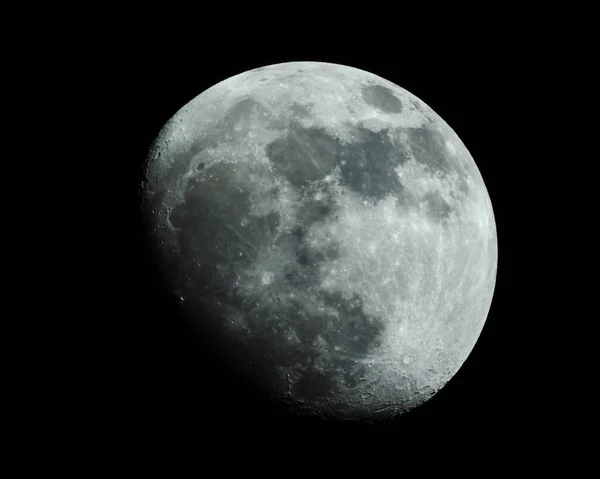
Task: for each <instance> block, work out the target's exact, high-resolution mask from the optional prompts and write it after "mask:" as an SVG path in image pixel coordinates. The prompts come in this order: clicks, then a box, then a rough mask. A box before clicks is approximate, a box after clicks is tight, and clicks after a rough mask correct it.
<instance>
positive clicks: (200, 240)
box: [155, 136, 384, 408]
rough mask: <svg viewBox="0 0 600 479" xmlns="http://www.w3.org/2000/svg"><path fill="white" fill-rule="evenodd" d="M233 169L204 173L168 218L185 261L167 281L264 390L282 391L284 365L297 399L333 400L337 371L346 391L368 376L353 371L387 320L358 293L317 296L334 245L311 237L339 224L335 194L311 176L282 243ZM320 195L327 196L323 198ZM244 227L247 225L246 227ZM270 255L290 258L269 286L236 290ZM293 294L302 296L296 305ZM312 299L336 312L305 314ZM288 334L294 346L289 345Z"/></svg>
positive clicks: (222, 351)
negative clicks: (313, 230)
mask: <svg viewBox="0 0 600 479" xmlns="http://www.w3.org/2000/svg"><path fill="white" fill-rule="evenodd" d="M319 140H321V142H320V143H319V142H316V145H317V146H314V145H313V148H319V147H323V145H324V144H325V145H326V144H327V140H323V136H321V137H319ZM290 151H293V149H291V150H290ZM334 158H335V157H334ZM282 161H284V160H283V159H282ZM236 167H237V168H240V167H241V166H239V165H236ZM232 168H233V166H232V165H229V164H226V163H218V164H215V165H212V166H210V167H204V168H201V169H200V171H199V175H198V177H196V178H194V179H191V180H190V182H189V183H188V186H187V189H186V191H185V194H184V202H183V203H182V204H179V205H177V206H175V207H174V208H173V210H172V211H171V212H170V214H169V216H168V219H169V222H170V223H171V225H172V226H173V227H174V228H175V229H176V232H177V246H178V248H179V254H178V258H176V260H175V261H173V263H166V262H165V267H166V269H167V270H168V273H167V274H168V276H169V277H172V278H178V279H180V281H179V282H178V283H177V285H176V290H177V292H178V295H181V296H182V297H184V298H185V299H184V301H183V303H182V304H181V308H182V310H183V311H184V314H185V315H186V317H188V318H190V321H191V322H192V323H193V324H194V326H195V327H196V328H197V330H198V331H200V334H202V335H205V336H207V337H215V338H218V339H217V340H216V341H215V342H214V343H213V348H214V352H215V354H217V355H219V357H221V358H222V360H223V361H226V362H229V363H231V364H232V365H233V367H234V368H236V369H237V370H238V371H239V372H240V374H243V375H244V376H245V377H247V378H252V379H251V382H253V383H254V384H256V385H258V386H259V387H260V389H261V390H265V391H268V390H269V388H270V387H271V386H272V385H273V384H281V383H280V382H279V383H278V382H277V380H276V379H275V378H276V377H277V374H279V372H278V368H281V367H283V368H289V369H290V370H291V371H293V372H294V374H295V375H296V379H295V384H294V386H293V387H292V390H291V392H292V395H293V397H294V398H295V400H299V401H307V402H310V401H318V400H319V399H322V398H330V399H335V397H336V392H337V391H336V388H337V386H336V381H335V378H334V375H338V374H339V376H340V377H342V378H344V380H345V382H346V384H347V386H349V387H355V386H358V385H360V381H361V380H360V377H361V376H362V374H363V372H362V371H361V370H360V368H358V367H355V368H352V366H356V364H357V363H356V360H357V359H359V358H364V357H365V356H366V355H368V354H369V352H370V351H372V348H373V347H376V346H377V341H378V339H377V338H378V336H379V334H380V333H381V331H382V330H383V328H384V324H383V322H382V320H381V318H373V317H369V316H368V315H366V314H365V313H364V311H363V309H362V299H361V298H360V295H359V294H357V293H355V294H354V296H353V297H352V298H346V297H344V296H343V295H342V294H341V293H326V292H323V291H320V289H319V282H320V280H319V265H320V264H321V263H322V262H324V261H329V260H331V259H333V258H335V257H336V256H337V254H338V252H337V246H336V244H335V242H332V244H330V245H328V246H327V247H326V248H324V249H313V248H311V247H310V246H309V244H308V243H307V242H306V235H307V233H308V231H309V229H310V227H311V226H312V225H313V224H315V223H316V222H319V221H324V220H328V219H330V218H332V217H333V218H334V217H335V213H336V208H337V207H336V204H335V202H334V201H333V197H332V194H331V192H330V191H328V190H327V184H326V183H324V182H318V181H316V178H314V177H311V178H314V179H312V181H310V182H305V183H303V185H304V186H303V187H302V189H301V191H302V193H301V194H302V195H303V196H302V201H301V202H300V205H301V206H300V207H299V209H298V212H297V215H298V223H297V225H296V226H295V227H294V228H293V229H292V231H291V232H290V233H288V234H283V235H279V236H278V234H277V226H278V225H279V221H280V218H279V215H278V214H277V213H271V214H269V215H267V216H265V217H256V216H251V215H249V213H250V206H251V201H250V187H249V185H248V184H246V183H245V182H244V180H239V179H237V178H246V177H247V176H248V175H245V174H243V175H234V174H233V170H232ZM305 171H310V170H308V169H307V170H305ZM312 171H315V170H312ZM317 176H318V175H317ZM316 190H318V191H319V192H320V193H321V197H320V199H318V200H317V199H315V197H314V193H315V191H316ZM271 193H272V194H277V191H273V192H271ZM160 200H161V198H160V196H159V197H157V198H155V201H159V202H160ZM243 220H245V221H246V222H247V223H246V225H245V226H244V227H241V226H240V224H241V223H242V221H243ZM269 249H274V253H273V254H274V255H276V256H278V257H281V258H284V259H285V258H290V261H289V262H288V263H287V264H286V265H285V267H284V268H283V269H282V271H281V272H280V273H278V274H279V276H277V277H275V278H274V279H273V282H272V283H271V284H268V285H262V286H261V287H259V289H257V290H255V291H254V292H253V293H249V292H248V291H247V290H243V289H242V288H240V287H239V284H240V278H242V277H243V276H244V275H245V274H247V273H248V272H249V271H251V270H252V268H253V267H254V266H255V264H256V261H257V259H258V258H259V257H260V256H261V254H262V253H263V252H265V251H267V250H269ZM257 284H259V286H260V283H258V282H257ZM309 291H312V293H310V294H309V293H308V292H309ZM290 293H296V294H295V298H291V297H290ZM307 297H309V298H312V299H311V301H312V302H313V303H320V304H323V305H324V306H328V307H330V308H333V310H335V311H336V312H337V314H332V313H331V312H330V313H316V312H315V311H314V309H312V308H309V307H307V304H306V300H307V299H306V298H307ZM232 317H237V318H243V321H244V322H245V324H246V325H247V328H248V329H247V331H246V332H243V331H238V332H237V333H233V334H231V333H230V332H229V331H228V328H227V321H228V320H229V319H230V318H232ZM290 328H291V329H292V330H293V332H294V333H295V335H296V337H297V338H298V342H297V343H290V342H289V341H288V339H287V338H286V335H287V334H289V330H290ZM318 338H321V342H322V344H324V345H325V348H326V352H325V354H324V357H325V358H326V364H325V366H324V368H325V369H324V371H319V370H317V369H316V368H315V367H314V365H315V363H317V362H318V361H319V360H320V359H319V357H320V355H321V354H323V352H322V351H321V352H319V351H317V350H316V348H315V345H314V343H315V341H317V339H318ZM321 360H322V358H321ZM278 393H281V391H278ZM334 403H335V401H334ZM338 407H340V408H342V405H341V404H340V405H338Z"/></svg>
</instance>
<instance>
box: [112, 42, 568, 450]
mask: <svg viewBox="0 0 600 479" xmlns="http://www.w3.org/2000/svg"><path fill="white" fill-rule="evenodd" d="M332 43H333V44H331V45H330V46H328V47H325V46H324V44H319V45H311V46H303V47H291V46H289V45H286V46H285V48H281V46H274V45H273V43H272V42H267V41H265V42H264V43H261V42H253V43H248V44H247V43H246V42H245V41H244V40H243V39H241V40H240V41H239V42H238V43H237V44H236V47H235V48H230V47H225V46H219V47H217V46H215V47H214V50H210V51H207V50H202V51H199V52H196V53H194V49H193V48H191V47H189V46H188V47H187V48H178V47H177V45H173V44H171V43H169V44H167V45H162V44H160V42H158V44H155V43H152V46H151V47H150V46H148V44H144V42H143V41H140V45H138V46H135V47H131V51H130V52H129V51H126V52H124V55H122V56H123V57H125V58H126V59H127V61H123V63H122V66H121V72H120V75H121V76H122V78H121V90H122V92H123V100H122V101H121V103H120V105H119V108H121V112H120V113H119V115H120V117H124V118H125V119H126V120H124V121H125V123H126V124H124V125H121V126H123V127H124V131H127V135H128V136H127V138H128V141H127V145H128V148H130V149H131V150H130V151H129V150H128V151H127V156H128V157H127V158H125V159H124V161H125V162H126V164H125V165H124V169H123V171H127V176H126V177H127V182H128V183H127V184H128V185H130V189H129V190H128V191H129V192H130V200H131V203H130V204H131V224H132V225H134V231H132V236H131V238H132V240H131V242H130V243H128V245H129V247H130V248H129V249H128V250H127V254H126V255H125V256H124V259H123V265H124V266H125V270H126V271H127V273H126V274H123V275H122V277H121V278H120V281H123V282H124V283H126V289H127V298H126V303H127V308H128V309H127V311H126V315H127V318H126V319H124V320H123V321H124V322H126V323H127V324H128V325H129V324H130V322H131V323H132V324H133V328H132V331H133V336H132V338H131V339H128V340H127V342H125V346H126V351H127V352H126V356H127V357H126V361H125V362H124V363H123V366H122V371H123V372H124V373H125V374H124V377H125V378H124V380H123V381H124V382H123V389H122V395H121V396H120V397H121V399H120V400H119V401H118V402H117V404H118V409H119V414H122V417H123V418H124V419H123V422H122V424H123V426H125V428H126V430H127V431H130V434H132V435H133V436H134V437H135V438H137V439H138V440H139V439H141V440H143V441H146V440H148V441H150V442H152V443H158V444H161V443H163V442H171V441H178V440H185V439H183V438H191V439H192V440H201V441H208V442H209V443H211V444H212V445H213V446H214V447H216V448H220V447H221V446H222V445H224V444H232V445H233V444H235V443H241V444H244V448H253V447H256V448H258V449H260V448H262V447H263V446H264V447H266V445H265V444H269V445H279V444H282V443H285V444H289V441H295V440H298V438H300V437H306V436H307V435H309V436H310V437H312V438H314V440H315V441H320V440H325V441H349V442H354V441H362V442H369V441H378V440H384V441H388V440H389V439H388V438H392V439H393V441H402V440H403V439H401V438H407V437H413V438H416V437H427V438H429V439H427V440H428V441H433V442H436V441H450V442H449V444H450V443H452V442H455V441H459V442H460V441H462V440H463V438H464V440H465V441H467V442H468V443H469V444H479V445H480V446H482V445H485V444H487V443H489V442H490V441H494V442H495V443H496V442H498V441H501V442H502V443H503V444H506V447H507V448H509V449H510V448H511V447H513V446H515V445H517V444H518V445H523V446H525V445H527V444H529V442H530V441H538V442H539V440H540V438H542V437H545V435H546V433H547V432H548V433H553V432H554V428H556V427H557V423H556V421H550V422H549V421H547V420H546V418H547V416H548V414H551V413H552V412H551V411H550V410H549V406H547V405H546V398H547V397H548V394H549V393H548V387H547V384H546V383H545V382H544V379H542V378H543V377H545V376H544V375H542V370H543V369H544V367H545V365H544V363H543V358H540V357H539V356H538V355H537V353H536V351H537V349H536V347H535V344H536V342H538V341H543V339H542V337H541V336H540V335H539V334H538V333H537V332H538V331H539V329H540V327H541V325H542V324H543V322H544V321H545V320H546V319H547V317H545V316H542V315H540V314H539V312H538V311H539V310H538V309H537V308H538V307H537V302H538V301H539V300H540V297H541V294H540V293H539V292H538V288H537V286H536V282H535V280H534V279H533V278H532V277H531V262H532V261H534V260H533V259H532V257H533V255H534V253H535V250H536V242H535V240H534V238H535V237H534V233H535V231H536V228H538V227H541V225H540V224H538V222H539V223H541V222H542V218H540V217H535V216H532V215H530V214H527V208H531V207H532V206H531V204H532V203H534V202H535V201H534V198H531V196H533V194H532V191H531V187H530V175H529V168H535V167H536V165H535V164H533V165H532V164H531V163H530V162H524V161H523V156H524V155H525V151H527V152H529V151H530V150H531V146H530V142H531V137H530V136H527V135H526V131H527V126H526V125H527V122H529V121H531V120H530V118H531V116H532V115H534V112H533V110H534V106H533V103H532V101H531V97H532V94H533V93H534V92H535V90H536V88H538V87H539V86H538V84H537V83H536V81H535V80H534V77H533V76H532V75H529V74H528V72H531V71H532V68H534V67H532V64H535V62H536V58H538V57H537V56H536V55H535V46H534V45H533V44H531V45H529V44H528V46H527V48H526V49H525V50H523V49H519V48H516V47H515V46H511V45H507V44H506V42H502V41H499V42H491V43H489V44H486V45H484V46H483V47H482V45H479V44H477V42H465V44H464V45H460V46H456V45H455V46H453V47H452V48H448V51H447V52H444V49H443V48H437V49H436V50H432V49H431V48H430V47H428V46H425V45H422V48H415V49H413V50H411V51H407V52H403V53H402V54H399V53H398V54H396V53H394V52H393V51H391V50H390V49H387V50H384V51H374V50H366V49H364V48H362V49H359V48H357V49H354V48H352V47H348V48H345V49H344V50H343V51H341V50H340V49H339V48H337V46H336V44H335V42H332ZM532 50H533V52H532ZM482 52H483V53H482ZM301 60H305V61H309V60H310V61H326V62H332V63H340V64H345V65H349V66H353V67H357V68H360V69H363V70H366V71H369V72H372V73H374V74H377V75H379V76H381V77H383V78H385V79H387V80H390V81H392V82H394V83H396V84H397V85H399V86H401V87H403V88H405V89H407V90H409V91H410V92H412V93H413V94H415V95H416V96H417V97H419V98H420V99H421V100H423V101H425V102H426V103H427V104H428V105H429V106H431V107H432V108H433V109H434V111H436V112H437V113H438V114H439V115H440V116H441V117H442V118H443V119H444V120H445V121H446V122H447V123H448V124H449V125H450V126H451V127H452V128H453V129H454V131H456V133H457V134H458V136H459V137H460V138H461V139H462V141H463V142H464V143H465V145H466V146H467V148H468V149H469V151H470V152H471V154H472V156H473V158H474V159H475V162H476V164H477V166H478V168H479V170H480V171H481V174H482V176H483V178H484V181H485V183H486V186H487V189H488V191H489V194H490V197H491V201H492V204H493V207H494V213H495V218H496V224H497V231H498V249H499V264H498V275H497V282H496V289H495V293H494V299H493V302H492V306H491V310H490V313H489V316H488V319H487V322H486V325H485V328H484V330H483V333H482V334H481V336H480V338H479V341H478V342H477V344H476V346H475V348H474V350H473V352H472V353H471V355H470V356H469V358H468V359H467V361H466V363H465V364H464V365H463V367H462V368H461V369H460V370H459V371H458V373H457V374H456V375H455V377H454V378H453V379H452V380H451V381H450V382H449V383H448V384H447V385H446V386H445V387H444V388H443V389H442V390H441V391H440V392H439V393H438V394H437V395H436V396H435V397H434V398H433V399H431V400H430V401H429V402H427V403H426V404H424V405H423V406H421V407H419V408H417V409H416V410H414V411H412V412H410V413H409V414H406V415H405V416H402V417H400V418H398V419H396V420H394V421H392V422H387V423H378V424H375V425H366V424H338V423H326V422H321V421H316V420H306V419H298V418H295V417H292V416H290V415H289V414H286V412H285V411H283V410H281V409H280V408H278V407H277V405H274V404H271V403H269V402H267V401H265V400H264V399H263V398H261V397H260V396H257V395H255V394H252V391H251V389H250V388H249V385H248V384H247V383H245V381H244V379H243V378H239V377H237V376H236V375H234V374H232V373H231V371H230V370H229V369H228V368H227V367H226V366H225V365H223V364H221V363H219V362H217V361H215V359H214V358H213V357H212V356H211V355H210V354H208V353H207V351H208V348H207V344H206V340H204V339H202V338H199V337H198V336H197V335H196V334H195V333H194V332H193V331H192V330H191V328H190V327H189V326H188V325H187V324H186V323H185V321H183V320H182V319H181V318H180V317H179V316H178V313H177V310H176V308H175V307H174V305H173V303H172V299H171V298H170V297H169V295H168V293H167V292H166V291H165V289H164V288H163V287H162V284H161V282H160V278H159V276H157V274H156V270H155V267H154V265H153V261H152V256H151V255H149V254H148V250H147V245H146V239H145V232H144V229H143V227H142V223H141V222H140V218H139V215H138V213H137V212H138V198H137V192H138V187H139V184H140V182H141V180H142V165H143V162H144V160H145V157H146V155H147V152H148V148H149V147H150V145H151V143H152V141H153V139H154V138H155V137H156V135H157V134H158V133H159V130H160V129H161V127H162V126H163V124H164V123H165V122H166V121H167V120H168V119H169V118H170V117H171V116H172V115H173V114H174V113H175V112H176V111H177V110H178V109H179V108H181V107H182V106H183V105H184V104H185V103H187V102H188V101H190V100H191V99H193V98H194V97H195V96H196V95H198V94H199V93H201V92H202V91H204V90H205V89H207V88H209V87H210V86H212V85H214V84H215V83H217V82H219V81H221V80H224V79H226V78H228V77H230V76H232V75H235V74H238V73H241V72H244V71H246V70H249V69H252V68H257V67H260V66H265V65H269V64H273V63H280V62H289V61H301ZM516 164H517V165H520V167H519V168H518V169H517V170H515V165H516ZM528 185H529V187H528ZM528 198H529V199H528ZM524 199H526V200H525V201H524ZM524 210H525V211H524ZM525 258H529V259H528V261H529V263H528V266H525V264H526V263H525V262H524V260H525ZM534 332H535V334H534ZM257 433H260V434H259V436H260V437H261V438H262V439H258V436H257ZM233 438H235V439H233Z"/></svg>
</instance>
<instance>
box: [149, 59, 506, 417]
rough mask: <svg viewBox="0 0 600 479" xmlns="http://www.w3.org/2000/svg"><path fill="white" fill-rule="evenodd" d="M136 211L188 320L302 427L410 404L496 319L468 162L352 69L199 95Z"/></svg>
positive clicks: (491, 270)
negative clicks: (302, 417)
mask: <svg viewBox="0 0 600 479" xmlns="http://www.w3.org/2000/svg"><path fill="white" fill-rule="evenodd" d="M142 210H143V214H144V216H145V218H146V220H147V225H148V234H149V235H151V238H152V241H153V243H154V244H155V246H156V251H157V252H156V255H157V260H158V261H159V262H160V264H161V267H162V271H163V272H164V275H165V278H166V279H167V280H168V282H169V284H170V285H171V287H172V290H173V292H174V294H176V296H177V297H178V298H179V301H180V306H181V309H182V311H183V312H185V314H186V315H187V317H188V318H189V319H190V321H191V322H192V323H193V324H194V326H195V327H196V328H198V329H199V330H203V331H205V332H206V331H208V332H210V334H214V335H215V341H216V342H218V344H222V345H223V346H222V350H221V351H220V352H221V354H222V356H223V358H225V360H226V361H230V362H231V364H232V365H236V366H239V367H241V368H243V369H244V371H246V372H247V373H248V374H252V375H253V377H255V378H256V383H257V384H259V385H260V386H261V387H263V388H264V389H265V390H266V391H268V392H269V394H271V395H272V396H273V397H274V398H278V399H280V400H281V401H285V402H287V403H288V404H289V405H290V408H292V409H293V410H295V411H297V412H299V413H302V414H311V415H318V416H322V417H331V418H339V419H375V418H380V417H381V418H384V417H390V416H394V415H397V414H400V413H402V412H405V411H407V410H410V409H412V408H414V407H416V406H418V405H419V404H421V403H423V402H424V401H426V400H427V399H429V398H430V397H431V396H432V395H434V394H435V393H436V392H437V391H438V390H439V389H440V388H441V387H443V386H444V384H446V383H447V381H448V380H449V379H450V378H451V377H452V376H453V375H454V374H455V373H456V372H457V370H458V369H459V368H460V366H461V365H462V364H463V362H464V361H465V359H466V358H467V356H468V355H469V353H470V352H471V350H472V349H473V347H474V345H475V343H476V341H477V339H478V337H479V334H480V332H481V330H482V328H483V326H484V323H485V320H486V317H487V314H488V311H489V308H490V305H491V300H492V295H493V291H494V286H495V279H496V268H497V239H496V226H495V222H494V215H493V210H492V205H491V202H490V198H489V196H488V193H487V190H486V187H485V185H484V182H483V179H482V177H481V174H480V172H479V170H478V169H477V167H476V164H475V162H474V160H473V158H472V157H471V155H470V153H469V152H468V150H467V149H466V147H465V145H463V143H462V142H461V140H460V139H459V138H458V136H457V135H456V134H455V133H454V131H453V130H452V129H451V128H450V127H449V126H448V125H447V124H446V123H445V122H444V120H443V119H442V118H440V117H439V116H438V115H437V114H436V113H435V112H434V111H433V110H432V109H431V108H430V107H428V106H427V105H426V104H425V103H424V102H422V101H421V100H419V99H418V98H417V97H415V96H414V95H412V94H411V93H409V92H408V91H406V90H404V89H402V88H401V87H399V86H397V85H395V84H393V83H390V82H388V81H387V80H384V79H383V78H380V77H378V76H376V75H373V74H370V73H367V72H364V71H361V70H357V69H355V68H350V67H346V66H340V65H334V64H327V63H313V62H294V63H285V64H278V65H272V66H268V67H265V68H258V69H256V70H251V71H248V72H245V73H242V74H240V75H237V76H234V77H232V78H229V79H227V80H225V81H223V82H221V83H219V84H217V85H215V86H213V87H212V88H210V89H208V90H207V91H205V92H203V93H201V94H200V95H199V96H198V97H196V98H195V99H193V100H192V101H191V102H189V103H188V104H187V105H185V106H184V107H183V108H182V109H181V110H180V111H179V112H178V113H177V114H176V115H175V116H174V117H173V118H172V119H171V120H169V122H168V123H167V124H166V125H165V127H164V128H163V130H162V131H161V132H160V134H159V136H158V138H157V139H156V141H155V143H154V145H153V147H152V149H151V151H150V154H149V158H148V161H147V170H146V178H145V182H144V188H143V191H142ZM217 338H218V341H217ZM198 380H199V381H200V380H201V379H200V378H199V379H198Z"/></svg>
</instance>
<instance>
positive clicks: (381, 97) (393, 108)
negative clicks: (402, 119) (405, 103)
mask: <svg viewBox="0 0 600 479" xmlns="http://www.w3.org/2000/svg"><path fill="white" fill-rule="evenodd" d="M362 96H363V99H364V100H365V103H367V104H368V105H371V106H372V107H375V108H377V109H378V110H381V111H383V112H385V113H402V109H403V108H402V102H401V101H400V100H399V99H398V98H397V97H396V95H394V93H393V92H392V90H390V89H389V88H386V87H384V86H382V85H368V86H364V87H363V88H362Z"/></svg>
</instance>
